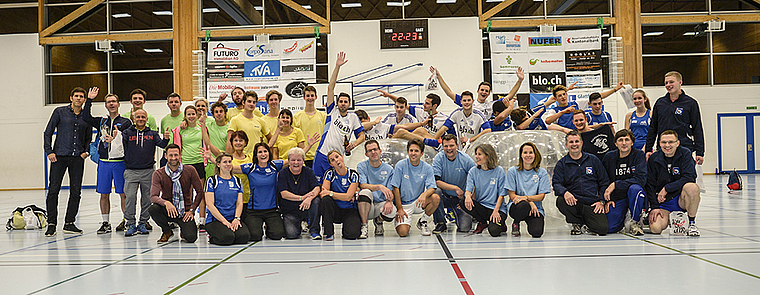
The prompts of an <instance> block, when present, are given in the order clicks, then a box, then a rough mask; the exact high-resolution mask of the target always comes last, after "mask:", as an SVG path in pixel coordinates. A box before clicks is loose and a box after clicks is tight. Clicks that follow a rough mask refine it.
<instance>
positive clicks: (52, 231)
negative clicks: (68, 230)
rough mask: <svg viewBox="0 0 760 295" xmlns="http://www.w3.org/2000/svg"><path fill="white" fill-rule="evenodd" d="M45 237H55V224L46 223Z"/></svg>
mask: <svg viewBox="0 0 760 295" xmlns="http://www.w3.org/2000/svg"><path fill="white" fill-rule="evenodd" d="M45 236H46V237H55V224H48V227H47V230H46V231H45Z"/></svg>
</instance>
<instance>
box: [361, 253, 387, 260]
mask: <svg viewBox="0 0 760 295" xmlns="http://www.w3.org/2000/svg"><path fill="white" fill-rule="evenodd" d="M380 256H385V254H380V255H375V256H369V257H364V258H362V259H370V258H376V257H380Z"/></svg>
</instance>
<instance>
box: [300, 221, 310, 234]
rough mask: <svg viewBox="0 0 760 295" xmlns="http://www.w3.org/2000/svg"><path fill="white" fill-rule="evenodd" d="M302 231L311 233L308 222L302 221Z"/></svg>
mask: <svg viewBox="0 0 760 295" xmlns="http://www.w3.org/2000/svg"><path fill="white" fill-rule="evenodd" d="M301 231H302V232H305V233H308V232H309V223H308V222H306V221H301Z"/></svg>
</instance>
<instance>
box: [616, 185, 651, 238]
mask: <svg viewBox="0 0 760 295" xmlns="http://www.w3.org/2000/svg"><path fill="white" fill-rule="evenodd" d="M614 202H615V207H612V206H610V212H607V223H609V226H610V228H609V231H608V232H609V233H616V232H619V231H620V230H621V229H623V226H624V225H625V224H624V223H625V213H626V212H628V211H629V210H630V212H631V219H633V221H636V222H638V221H639V220H641V208H642V207H644V203H645V202H646V195H645V194H644V189H643V188H642V187H641V186H640V185H638V184H632V185H631V186H630V187H628V198H626V199H621V200H616V201H614Z"/></svg>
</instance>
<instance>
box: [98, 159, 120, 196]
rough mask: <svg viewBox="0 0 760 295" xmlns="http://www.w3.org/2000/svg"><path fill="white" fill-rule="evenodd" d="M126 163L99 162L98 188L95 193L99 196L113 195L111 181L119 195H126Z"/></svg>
mask: <svg viewBox="0 0 760 295" xmlns="http://www.w3.org/2000/svg"><path fill="white" fill-rule="evenodd" d="M124 169H125V167H124V161H118V162H107V161H103V160H101V161H99V162H98V186H97V188H96V189H95V191H96V192H97V193H99V194H110V193H111V180H113V187H114V188H115V190H116V193H117V194H123V193H124Z"/></svg>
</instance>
